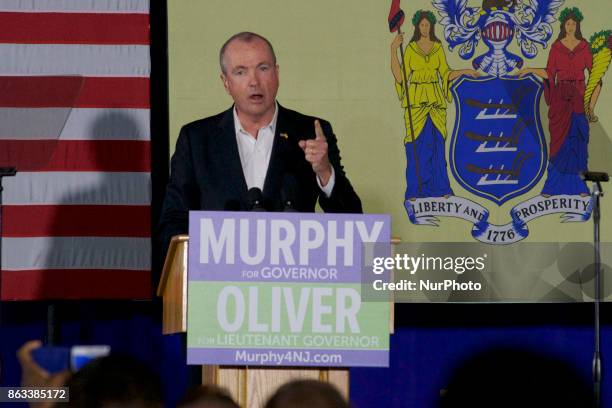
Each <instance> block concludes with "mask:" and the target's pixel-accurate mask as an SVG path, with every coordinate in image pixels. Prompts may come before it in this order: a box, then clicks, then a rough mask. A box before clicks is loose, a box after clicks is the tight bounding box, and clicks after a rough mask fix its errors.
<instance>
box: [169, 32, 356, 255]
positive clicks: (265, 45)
mask: <svg viewBox="0 0 612 408" xmlns="http://www.w3.org/2000/svg"><path fill="white" fill-rule="evenodd" d="M220 64H221V71H222V74H221V79H222V81H223V85H224V87H225V89H226V91H227V92H228V93H229V94H230V95H231V97H232V99H233V100H234V106H233V107H231V108H230V109H228V110H227V111H225V112H222V113H220V114H218V115H215V116H211V117H208V118H205V119H201V120H198V121H195V122H192V123H189V124H187V125H185V126H184V127H183V128H182V130H181V133H180V135H179V138H178V141H177V144H176V151H175V153H174V156H173V157H172V161H171V175H170V182H169V183H168V188H167V192H166V198H165V200H164V206H163V210H162V217H161V223H160V227H161V236H162V241H163V245H164V249H166V248H167V245H168V243H169V240H170V238H171V237H172V236H174V235H178V234H186V233H187V229H188V228H187V224H188V212H189V210H233V211H244V210H249V209H250V208H249V206H250V205H251V203H250V202H249V201H250V199H249V198H248V194H247V192H248V191H249V190H250V189H252V188H259V189H260V190H262V192H263V206H264V207H265V209H266V210H268V211H282V210H283V208H284V207H286V205H287V203H286V202H285V201H286V198H285V199H283V198H282V197H283V196H285V197H289V196H291V195H294V197H291V201H292V205H293V207H294V209H295V210H297V211H302V212H312V211H314V208H315V204H316V202H317V199H318V200H319V204H320V205H321V207H322V208H323V210H324V211H326V212H344V213H361V212H362V208H361V201H360V200H359V197H358V196H357V194H356V193H355V191H354V190H353V188H352V186H351V184H350V182H349V180H348V179H347V177H346V175H345V174H344V171H343V168H342V165H341V164H340V151H339V150H338V146H337V144H336V137H335V135H334V133H333V131H332V128H331V125H330V124H329V123H328V122H326V121H324V120H320V119H315V118H314V117H310V116H305V115H302V114H300V113H298V112H295V111H292V110H289V109H285V108H283V107H282V106H280V105H279V104H278V103H277V102H276V92H277V90H278V84H279V81H278V65H277V64H276V56H275V55H274V50H273V48H272V45H271V44H270V43H269V42H268V40H266V39H265V38H263V37H261V36H259V35H257V34H254V33H248V32H244V33H239V34H236V35H234V36H232V37H231V38H230V39H229V40H227V42H226V43H225V44H224V45H223V47H222V48H221V51H220ZM292 191H293V192H292Z"/></svg>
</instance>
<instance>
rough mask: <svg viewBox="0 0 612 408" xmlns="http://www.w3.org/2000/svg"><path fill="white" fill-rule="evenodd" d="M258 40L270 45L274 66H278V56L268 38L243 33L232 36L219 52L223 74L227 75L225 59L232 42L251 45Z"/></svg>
mask: <svg viewBox="0 0 612 408" xmlns="http://www.w3.org/2000/svg"><path fill="white" fill-rule="evenodd" d="M256 39H259V40H262V41H263V42H265V43H266V44H267V45H268V48H269V49H270V53H271V54H272V60H273V62H274V65H276V54H275V53H274V47H272V44H271V43H270V41H268V40H267V38H265V37H262V36H261V35H259V34H255V33H252V32H250V31H243V32H241V33H238V34H234V35H232V36H231V37H230V38H229V39H228V40H227V41H226V42H225V43H223V46H222V47H221V50H219V65H220V66H221V72H223V74H227V72H226V70H225V65H224V63H223V58H224V57H225V50H226V49H227V46H228V45H230V43H231V42H232V41H234V40H236V41H243V42H246V43H250V42H251V41H253V40H256Z"/></svg>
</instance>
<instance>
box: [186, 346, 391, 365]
mask: <svg viewBox="0 0 612 408" xmlns="http://www.w3.org/2000/svg"><path fill="white" fill-rule="evenodd" d="M202 361H206V363H207V364H226V365H227V364H229V365H253V366H314V367H320V366H326V367H351V366H365V367H388V366H389V351H388V350H365V351H363V350H321V349H262V348H260V349H255V348H247V349H225V348H189V349H188V350H187V364H201V362H202Z"/></svg>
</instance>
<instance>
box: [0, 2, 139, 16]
mask: <svg viewBox="0 0 612 408" xmlns="http://www.w3.org/2000/svg"><path fill="white" fill-rule="evenodd" d="M0 10H2V11H19V12H22V13H23V12H26V13H27V12H96V13H126V12H127V13H146V14H148V13H149V0H0Z"/></svg>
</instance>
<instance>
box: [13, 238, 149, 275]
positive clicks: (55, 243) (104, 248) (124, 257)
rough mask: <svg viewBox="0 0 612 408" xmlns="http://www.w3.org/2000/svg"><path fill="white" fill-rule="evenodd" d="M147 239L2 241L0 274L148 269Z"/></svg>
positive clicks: (16, 239) (17, 239)
mask: <svg viewBox="0 0 612 408" xmlns="http://www.w3.org/2000/svg"><path fill="white" fill-rule="evenodd" d="M150 244H151V240H150V238H134V237H129V238H125V237H81V236H75V237H32V238H30V237H27V238H10V237H9V238H4V239H3V240H2V266H3V269H4V270H12V271H18V270H30V269H137V270H149V269H150V268H151V245H150Z"/></svg>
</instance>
